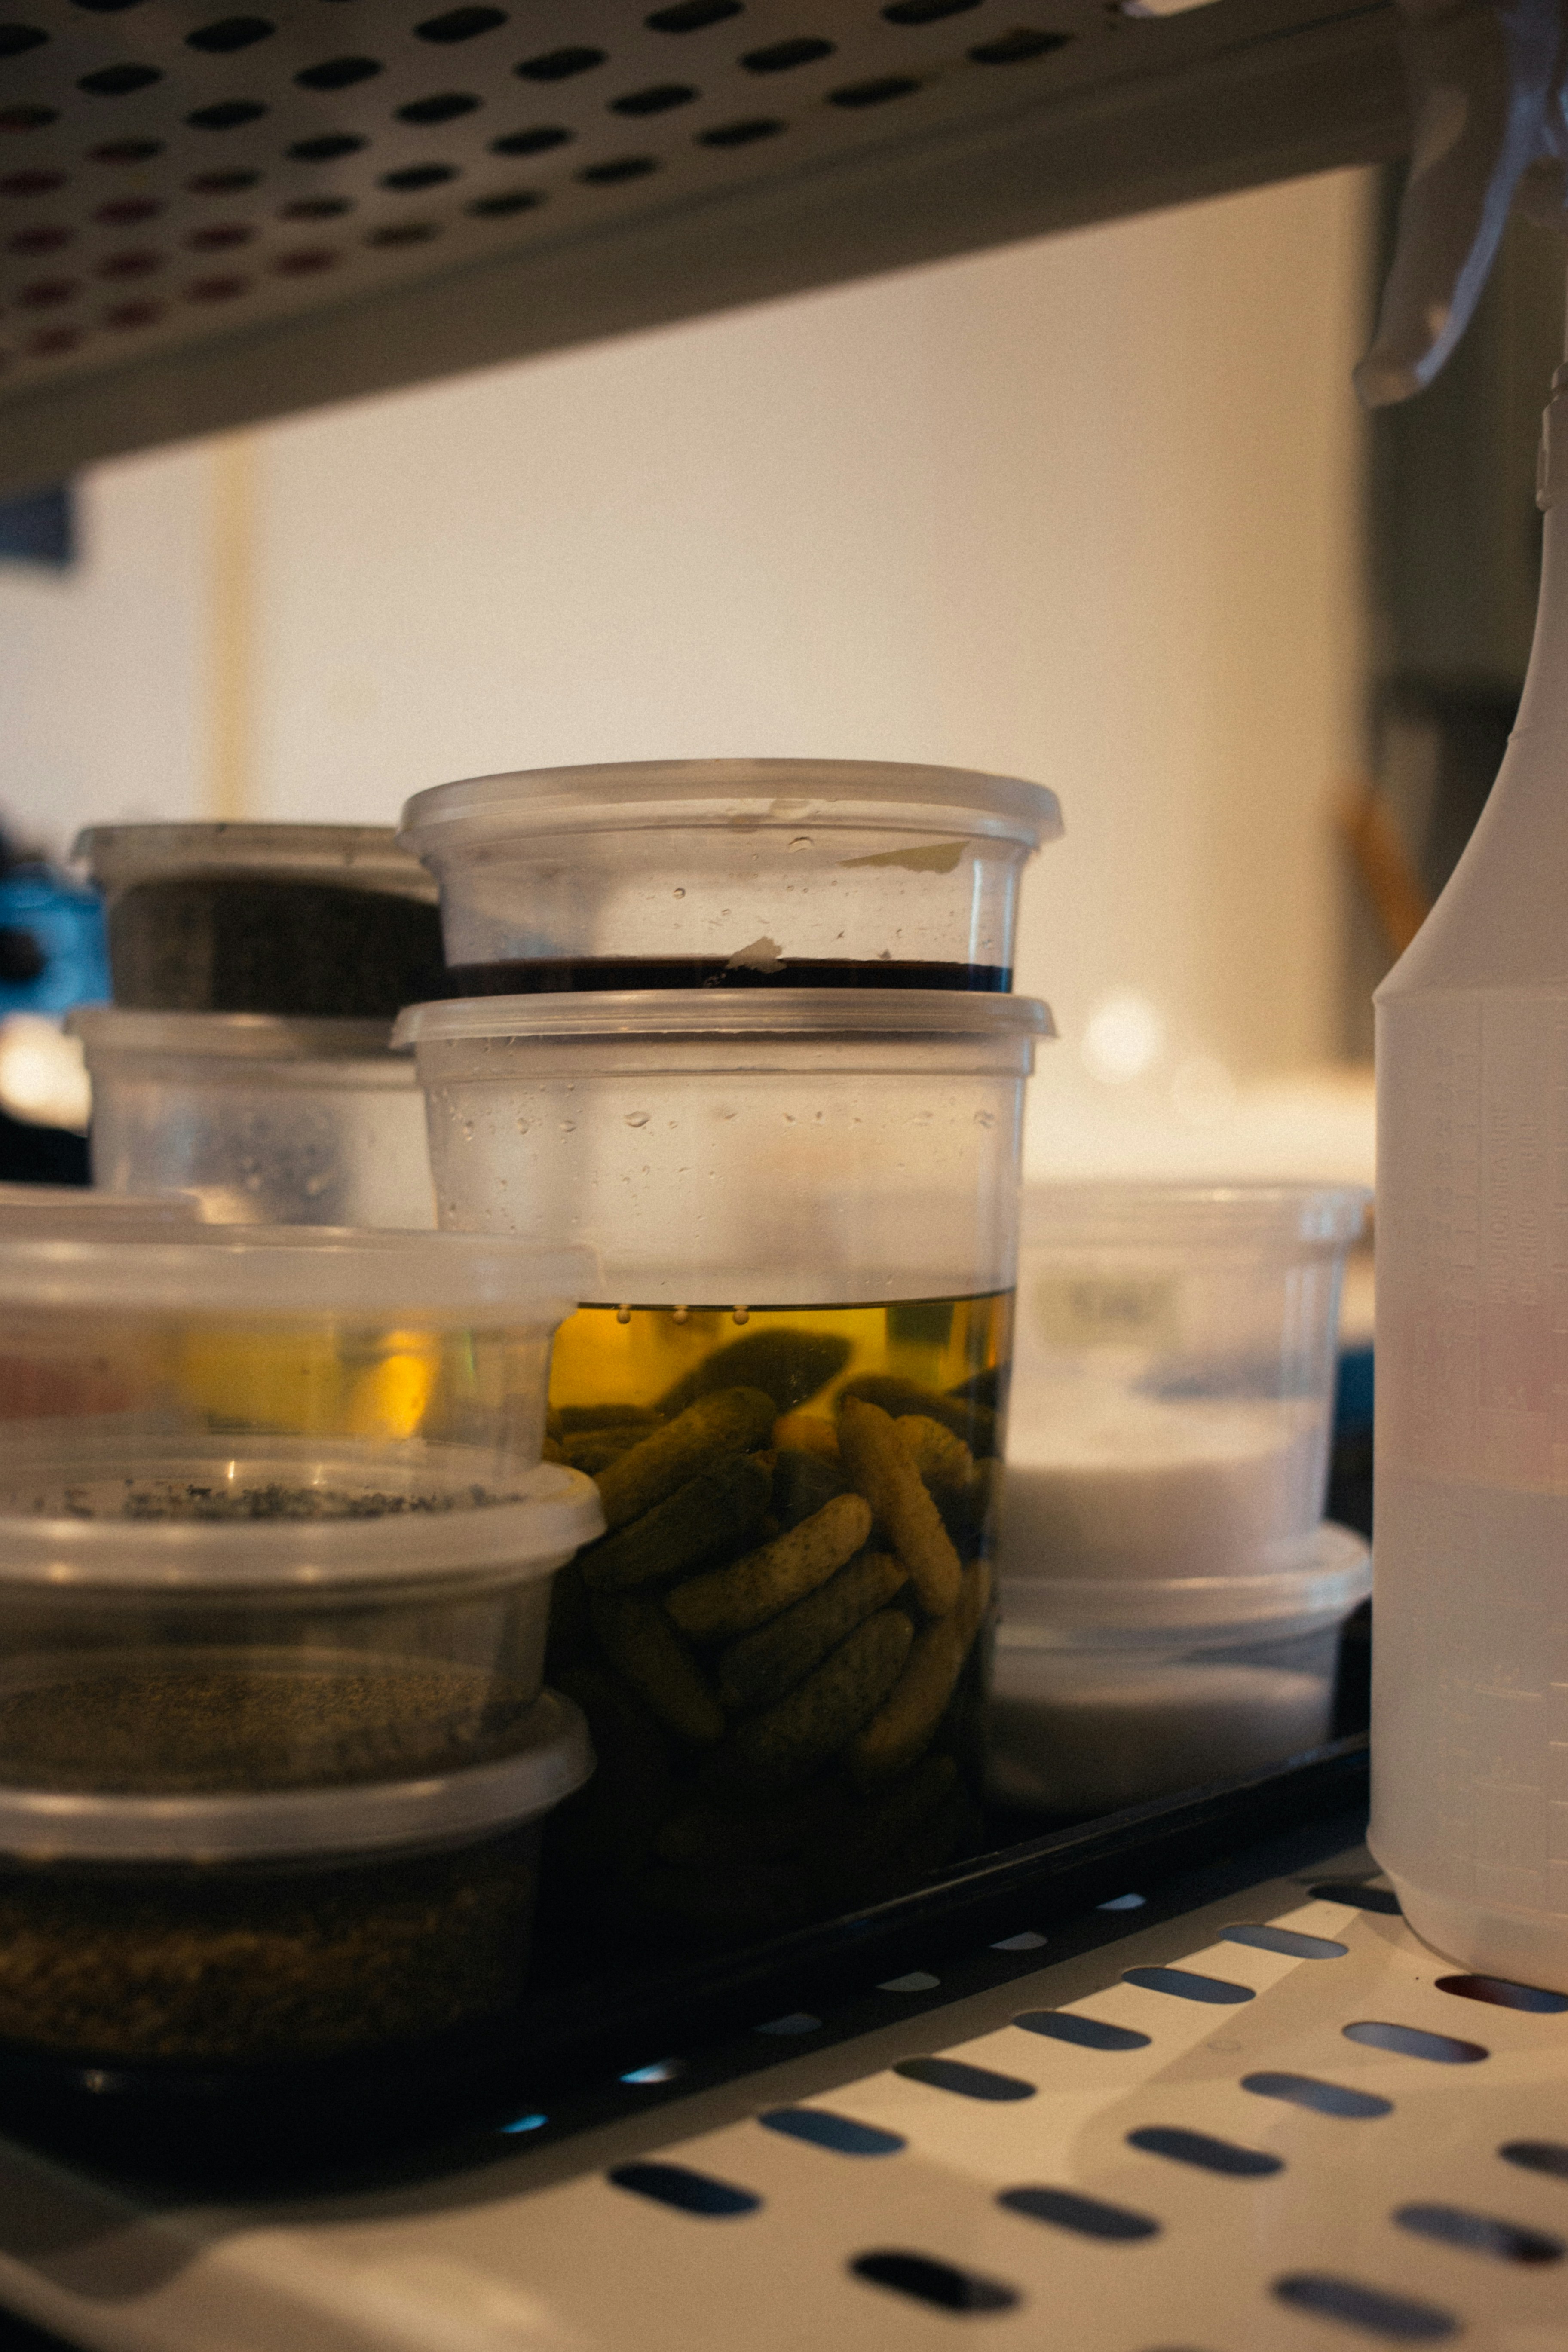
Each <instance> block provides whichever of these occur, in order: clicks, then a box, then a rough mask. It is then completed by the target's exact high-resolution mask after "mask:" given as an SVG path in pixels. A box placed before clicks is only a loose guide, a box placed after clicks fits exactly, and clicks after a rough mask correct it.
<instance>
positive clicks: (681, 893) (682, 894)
mask: <svg viewBox="0 0 1568 2352" xmlns="http://www.w3.org/2000/svg"><path fill="white" fill-rule="evenodd" d="M675 895H676V897H677V898H685V896H686V893H685V891H684V890H680V889H678V890H677V891H676V894H675Z"/></svg>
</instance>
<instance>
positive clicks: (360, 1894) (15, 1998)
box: [0, 1691, 593, 2070]
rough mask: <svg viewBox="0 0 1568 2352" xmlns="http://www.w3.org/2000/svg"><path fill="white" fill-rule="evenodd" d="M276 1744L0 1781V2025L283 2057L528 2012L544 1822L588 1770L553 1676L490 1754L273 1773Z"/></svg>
mask: <svg viewBox="0 0 1568 2352" xmlns="http://www.w3.org/2000/svg"><path fill="white" fill-rule="evenodd" d="M247 1731H248V1727H247V1725H246V1724H244V1723H243V1722H242V1723H240V1724H237V1725H236V1726H234V1727H232V1730H231V1733H230V1737H229V1740H228V1745H227V1749H226V1752H227V1754H228V1757H229V1759H230V1760H231V1762H232V1761H233V1760H234V1759H238V1758H240V1757H242V1756H244V1755H245V1754H246V1753H247ZM267 1755H268V1748H267V1743H266V1742H265V1741H264V1740H263V1741H261V1742H260V1743H258V1744H257V1745H255V1746H254V1748H253V1749H252V1754H251V1760H252V1762H253V1764H254V1765H255V1767H256V1769H255V1785H254V1786H251V1787H247V1788H244V1789H240V1788H237V1787H236V1786H235V1785H234V1780H233V1777H232V1774H231V1775H230V1777H229V1778H227V1779H220V1780H218V1782H217V1785H216V1786H209V1787H203V1786H201V1785H199V1784H197V1785H195V1786H190V1787H187V1788H186V1789H185V1790H184V1791H183V1792H182V1793H177V1794H176V1793H172V1792H171V1790H170V1789H169V1788H168V1787H167V1785H165V1784H161V1783H157V1782H156V1781H154V1783H153V1785H152V1786H148V1785H144V1783H145V1781H146V1780H147V1778H148V1776H146V1775H144V1774H138V1773H137V1772H136V1771H134V1770H129V1771H127V1772H125V1773H124V1774H123V1775H122V1777H121V1780H119V1781H118V1782H117V1784H116V1785H115V1786H114V1787H113V1788H112V1789H110V1790H102V1789H90V1788H83V1787H80V1786H68V1787H60V1786H57V1785H51V1784H50V1781H49V1780H48V1778H47V1775H40V1776H38V1777H37V1778H36V1779H35V1780H34V1781H33V1782H32V1783H20V1782H16V1781H12V1782H9V1783H8V1784H6V1785H0V2048H7V2047H8V2048H9V2049H11V2050H20V2051H25V2052H26V2053H28V2054H29V2055H30V2056H37V2055H38V2054H46V2055H47V2056H50V2057H53V2058H57V2059H60V2060H64V2061H68V2062H70V2063H72V2064H73V2065H74V2066H75V2067H77V2068H80V2067H82V2066H84V2065H86V2066H104V2065H108V2066H124V2065H148V2064H151V2065H153V2067H156V2066H158V2065H160V2064H168V2063H173V2064H175V2065H179V2064H181V2063H184V2065H185V2066H187V2067H188V2066H190V2065H192V2064H198V2065H200V2066H201V2067H202V2068H203V2069H204V2070H205V2069H210V2068H212V2067H214V2066H223V2065H226V2064H228V2063H237V2064H241V2065H255V2064H257V2063H262V2064H266V2065H268V2066H273V2067H275V2066H277V2065H278V2064H279V2063H288V2062H295V2061H298V2062H310V2061H321V2060H323V2059H330V2058H332V2057H337V2056H342V2055H348V2054H355V2053H372V2052H379V2051H386V2052H388V2053H391V2052H392V2051H394V2050H395V2049H397V2048H399V2047H406V2046H408V2045H412V2044H419V2043H427V2042H433V2041H435V2042H446V2041H447V2039H448V2038H449V2037H452V2036H461V2035H463V2034H464V2033H465V2032H467V2033H469V2034H472V2033H475V2032H483V2031H486V2030H493V2029H494V2028H495V2027H496V2026H497V2025H500V2024H502V2023H504V2022H505V2021H507V2020H508V2018H510V2017H511V2016H514V2015H515V2014H516V2013H517V2011H518V2010H519V2008H520V2005H521V2001H522V1999H523V1996H524V1971H525V1969H526V1966H527V1959H528V1948H529V1937H530V1929H531V1919H532V1912H533V1903H534V1893H535V1888H536V1885H537V1878H538V1846H539V1831H540V1824H541V1822H542V1818H543V1816H544V1815H545V1814H546V1813H547V1812H548V1811H550V1809H551V1808H552V1806H554V1805H557V1804H559V1803H560V1801H562V1799H563V1798H564V1797H566V1796H568V1795H570V1794H571V1792H572V1791H573V1790H574V1789H576V1788H579V1787H580V1786H581V1785H582V1783H583V1781H584V1780H585V1779H586V1777H587V1775H588V1774H589V1772H590V1771H591V1770H592V1769H593V1754H592V1749H591V1748H590V1746H589V1742H588V1737H587V1732H586V1728H585V1727H584V1722H583V1719H582V1717H581V1715H580V1714H579V1713H578V1711H577V1709H576V1708H575V1707H574V1706H572V1705H571V1704H570V1703H569V1702H568V1701H565V1700H563V1699H561V1698H559V1697H558V1696H555V1695H554V1694H553V1693H552V1692H549V1691H546V1692H544V1693H543V1694H542V1696H539V1697H538V1698H536V1699H535V1701H534V1702H533V1704H532V1706H530V1707H529V1708H527V1709H526V1710H525V1711H524V1713H523V1714H522V1715H521V1717H519V1718H518V1720H517V1722H516V1723H515V1725H514V1726H513V1727H512V1729H511V1731H510V1735H509V1737H508V1738H507V1739H506V1741H505V1742H504V1744H503V1745H500V1746H499V1747H498V1748H496V1749H495V1750H494V1751H493V1752H492V1753H490V1754H489V1755H488V1756H487V1757H485V1758H483V1759H479V1760H474V1761H468V1762H465V1763H463V1764H460V1765H458V1766H456V1767H454V1768H452V1769H446V1770H442V1771H430V1770H424V1769H422V1770H420V1771H419V1773H418V1774H417V1776H413V1775H405V1777H403V1778H400V1779H383V1780H371V1781H356V1782H354V1783H353V1784H352V1785H347V1786H341V1785H336V1784H332V1783H329V1782H316V1783H309V1784H296V1783H294V1782H290V1781H284V1782H282V1783H280V1784H279V1783H276V1782H274V1781H273V1780H270V1779H269V1777H268V1763H267Z"/></svg>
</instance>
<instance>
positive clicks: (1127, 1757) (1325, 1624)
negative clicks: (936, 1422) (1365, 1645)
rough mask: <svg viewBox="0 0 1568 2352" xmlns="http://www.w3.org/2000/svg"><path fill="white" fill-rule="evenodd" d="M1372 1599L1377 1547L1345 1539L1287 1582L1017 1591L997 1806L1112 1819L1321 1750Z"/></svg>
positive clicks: (997, 1714)
mask: <svg viewBox="0 0 1568 2352" xmlns="http://www.w3.org/2000/svg"><path fill="white" fill-rule="evenodd" d="M1371 1589H1372V1561H1371V1557H1370V1554H1369V1551H1368V1549H1367V1546H1366V1545H1365V1544H1364V1543H1363V1541H1362V1539H1361V1538H1360V1537H1359V1536H1354V1535H1352V1534H1351V1533H1350V1531H1349V1530H1348V1529H1347V1528H1336V1527H1332V1526H1322V1527H1320V1528H1319V1529H1318V1530H1317V1533H1316V1536H1315V1537H1314V1538H1313V1539H1312V1542H1311V1545H1310V1559H1308V1561H1307V1562H1306V1564H1305V1565H1303V1566H1301V1567H1300V1568H1299V1569H1297V1570H1293V1571H1289V1572H1287V1573H1284V1574H1277V1575H1267V1574H1265V1575H1258V1576H1251V1577H1230V1576H1226V1577H1206V1578H1204V1577H1199V1578H1190V1579H1183V1580H1172V1581H1160V1582H1154V1583H1142V1584H1141V1583H1138V1582H1135V1581H1133V1580H1131V1579H1117V1580H1111V1581H1106V1582H1098V1583H1096V1582H1089V1581H1084V1580H1069V1579H1063V1580H1059V1581H1058V1580H1043V1579H1042V1580H1035V1581H1032V1582H1029V1583H1008V1584H1004V1586H1003V1588H1002V1607H1001V1619H1000V1622H999V1624H998V1626H997V1629H996V1648H995V1656H994V1663H993V1670H992V1672H993V1680H992V1697H991V1704H990V1706H989V1708H988V1710H987V1715H986V1763H987V1780H988V1784H989V1787H990V1790H991V1794H992V1795H993V1797H994V1799H996V1800H997V1801H999V1802H1000V1803H1003V1804H1005V1805H1010V1806H1016V1807H1018V1808H1019V1809H1021V1810H1024V1811H1032V1812H1045V1813H1051V1814H1058V1815H1061V1814H1072V1815H1081V1814H1086V1813H1102V1812H1110V1811H1116V1810H1117V1809H1118V1808H1120V1807H1121V1806H1124V1805H1137V1804H1142V1803H1145V1802H1146V1801H1149V1800H1151V1799H1152V1798H1155V1797H1164V1796H1172V1795H1174V1794H1175V1793H1177V1791H1179V1790H1190V1789H1194V1788H1196V1787H1201V1786H1203V1785H1204V1784H1205V1783H1206V1782H1209V1781H1214V1780H1235V1779H1238V1778H1240V1777H1242V1776H1244V1775H1246V1774H1247V1773H1249V1772H1255V1771H1262V1770H1265V1769H1268V1767H1269V1766H1271V1765H1275V1764H1279V1763H1282V1762H1283V1761H1284V1760H1285V1759H1286V1758H1287V1757H1290V1756H1296V1755H1300V1754H1301V1753H1302V1752H1304V1751H1305V1750H1306V1749H1308V1748H1316V1747H1319V1746H1321V1743H1322V1742H1323V1741H1324V1740H1325V1739H1327V1738H1329V1736H1330V1728H1331V1722H1332V1717H1333V1700H1334V1680H1335V1668H1336V1664H1337V1659H1338V1652H1339V1634H1340V1628H1341V1626H1342V1623H1343V1622H1344V1620H1345V1618H1346V1617H1347V1616H1349V1614H1350V1612H1352V1610H1353V1609H1354V1608H1355V1607H1356V1605H1357V1603H1358V1602H1360V1601H1363V1600H1364V1598H1365V1597H1366V1595H1367V1593H1368V1592H1369V1591H1371Z"/></svg>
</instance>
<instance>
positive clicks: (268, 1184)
mask: <svg viewBox="0 0 1568 2352" xmlns="http://www.w3.org/2000/svg"><path fill="white" fill-rule="evenodd" d="M68 1026H69V1028H70V1030H71V1032H72V1034H73V1035H75V1036H77V1037H79V1038H80V1040H81V1043H82V1049H83V1052H84V1054H85V1055H86V1058H87V1067H88V1075H89V1077H90V1079H91V1081H92V1129H91V1138H90V1150H91V1155H92V1174H93V1182H94V1185H95V1186H97V1187H99V1188H100V1189H101V1190H103V1191H104V1192H141V1193H146V1192H189V1193H191V1194H192V1195H193V1196H194V1197H195V1200H196V1201H197V1202H199V1205H200V1210H201V1213H202V1214H203V1216H205V1217H206V1218H209V1219H210V1220H212V1221H213V1222H214V1223H217V1224H263V1225H298V1224H307V1225H391V1226H397V1227H400V1228H403V1229H405V1230H406V1229H408V1228H410V1227H413V1226H418V1225H426V1226H427V1225H432V1224H434V1223H435V1204H434V1201H433V1199H432V1195H431V1191H430V1161H429V1156H428V1153H427V1152H426V1145H425V1107H424V1104H423V1102H422V1100H421V1099H420V1096H419V1090H418V1087H417V1086H416V1083H415V1078H414V1072H413V1070H412V1069H411V1068H410V1066H409V1064H408V1061H407V1058H406V1056H405V1055H401V1054H394V1053H393V1052H392V1051H391V1049H390V1045H389V1042H388V1041H389V1039H390V1036H391V1028H390V1024H388V1023H387V1022H385V1021H331V1020H324V1019H323V1020H315V1019H311V1020H300V1019H289V1020H284V1019H281V1018H279V1017H278V1016H276V1015H272V1014H268V1013H135V1012H123V1011H121V1009H120V1007H119V1006H117V1005H90V1006H83V1007H81V1008H79V1010H78V1011H77V1012H75V1013H72V1014H71V1016H70V1020H69V1024H68Z"/></svg>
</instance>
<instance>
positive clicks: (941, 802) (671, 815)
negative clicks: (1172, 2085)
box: [397, 760, 1062, 856]
mask: <svg viewBox="0 0 1568 2352" xmlns="http://www.w3.org/2000/svg"><path fill="white" fill-rule="evenodd" d="M737 823H741V824H752V825H763V824H770V823H771V824H776V825H779V826H781V827H782V826H784V825H789V826H797V825H805V824H810V825H815V826H816V827H818V828H822V827H826V826H844V827H846V828H848V827H853V828H854V829H856V830H857V831H865V830H868V829H869V830H874V831H886V832H889V833H955V832H959V833H967V834H972V835H981V836H982V837H984V838H986V839H990V840H994V841H1014V842H1017V843H1018V844H1019V845H1022V846H1023V847H1025V848H1027V849H1031V850H1033V849H1037V848H1039V846H1040V845H1041V844H1042V843H1043V842H1047V841H1055V840H1056V839H1057V838H1058V835H1059V834H1060V832H1061V829H1062V817H1061V808H1060V805H1059V803H1058V800H1057V796H1056V794H1055V793H1053V792H1048V791H1047V788H1046V787H1045V785H1044V784H1031V783H1026V782H1024V780H1023V779H1022V778H1021V777H1018V776H986V775H981V774H979V773H977V772H973V771H972V770H969V769H965V768H933V767H908V766H901V765H900V764H899V763H897V762H896V761H884V760H637V761H619V762H616V763H614V764H611V765H609V766H606V767H587V768H532V769H525V770H520V771H519V772H516V773H514V774H511V775H505V776H473V777H469V778H468V779H467V780H466V781H464V782H460V783H452V784H435V785H433V786H432V787H431V788H430V789H429V790H428V791H427V792H423V793H415V795H414V797H413V799H412V800H411V801H409V802H408V803H406V805H405V808H404V811H403V824H402V826H401V829H400V831H399V833H398V835H397V838H398V839H399V841H402V842H405V843H406V844H407V845H408V846H409V848H410V849H414V850H416V851H417V852H418V854H419V855H421V856H423V855H425V854H426V851H431V850H434V851H436V852H437V854H444V853H447V852H455V853H456V854H458V856H461V855H462V853H463V851H464V850H465V849H466V848H468V846H469V845H470V844H471V845H473V846H475V847H478V846H479V845H481V844H483V843H487V842H494V841H495V840H496V839H497V838H498V836H503V835H504V836H515V837H520V838H521V837H522V836H524V835H529V834H534V833H605V832H616V831H619V830H621V829H623V828H627V827H644V826H652V825H658V826H659V827H660V828H661V829H663V828H668V827H672V826H678V825H733V824H737Z"/></svg>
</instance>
